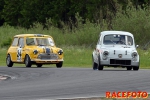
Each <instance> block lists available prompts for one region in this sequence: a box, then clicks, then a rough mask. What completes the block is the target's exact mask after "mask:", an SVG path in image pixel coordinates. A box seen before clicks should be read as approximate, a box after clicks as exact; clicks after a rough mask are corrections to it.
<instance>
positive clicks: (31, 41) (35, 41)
mask: <svg viewBox="0 0 150 100" xmlns="http://www.w3.org/2000/svg"><path fill="white" fill-rule="evenodd" d="M26 44H27V45H28V46H31V45H38V46H54V45H55V44H54V41H53V40H52V38H30V37H29V38H26Z"/></svg>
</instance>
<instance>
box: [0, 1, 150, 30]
mask: <svg viewBox="0 0 150 100" xmlns="http://www.w3.org/2000/svg"><path fill="white" fill-rule="evenodd" d="M0 2H1V3H0V26H2V25H3V24H5V23H6V24H8V25H11V26H19V27H24V28H30V27H33V25H34V23H36V22H38V23H40V24H42V25H43V28H45V27H47V23H49V25H55V26H56V27H60V28H61V27H62V22H63V23H64V24H68V25H70V26H71V25H72V24H73V25H75V23H76V22H77V18H76V15H78V16H80V17H81V18H82V19H83V20H82V22H83V23H84V22H85V20H87V19H88V20H89V21H90V22H93V23H97V22H100V21H102V20H106V21H107V22H108V23H111V19H112V18H113V17H115V14H116V13H117V12H119V11H125V10H126V8H127V7H128V6H133V7H135V8H136V7H138V6H140V7H145V6H149V4H150V0H0Z"/></svg>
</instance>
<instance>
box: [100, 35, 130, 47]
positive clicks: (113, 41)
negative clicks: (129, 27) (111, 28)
mask: <svg viewBox="0 0 150 100" xmlns="http://www.w3.org/2000/svg"><path fill="white" fill-rule="evenodd" d="M103 43H104V44H105V45H133V39H132V37H131V36H128V35H119V34H111V35H105V36H104V39H103Z"/></svg>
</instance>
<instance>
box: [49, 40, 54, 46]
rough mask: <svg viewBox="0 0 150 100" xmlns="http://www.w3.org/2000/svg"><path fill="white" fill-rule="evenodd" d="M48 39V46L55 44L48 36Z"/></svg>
mask: <svg viewBox="0 0 150 100" xmlns="http://www.w3.org/2000/svg"><path fill="white" fill-rule="evenodd" d="M48 41H49V44H50V46H54V45H55V44H54V41H53V40H52V39H51V38H48Z"/></svg>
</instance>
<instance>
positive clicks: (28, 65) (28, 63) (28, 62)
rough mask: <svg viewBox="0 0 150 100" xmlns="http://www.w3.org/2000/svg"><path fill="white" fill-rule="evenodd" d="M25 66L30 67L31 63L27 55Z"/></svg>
mask: <svg viewBox="0 0 150 100" xmlns="http://www.w3.org/2000/svg"><path fill="white" fill-rule="evenodd" d="M25 65H26V67H31V66H32V62H31V59H30V57H29V55H26V57H25Z"/></svg>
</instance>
